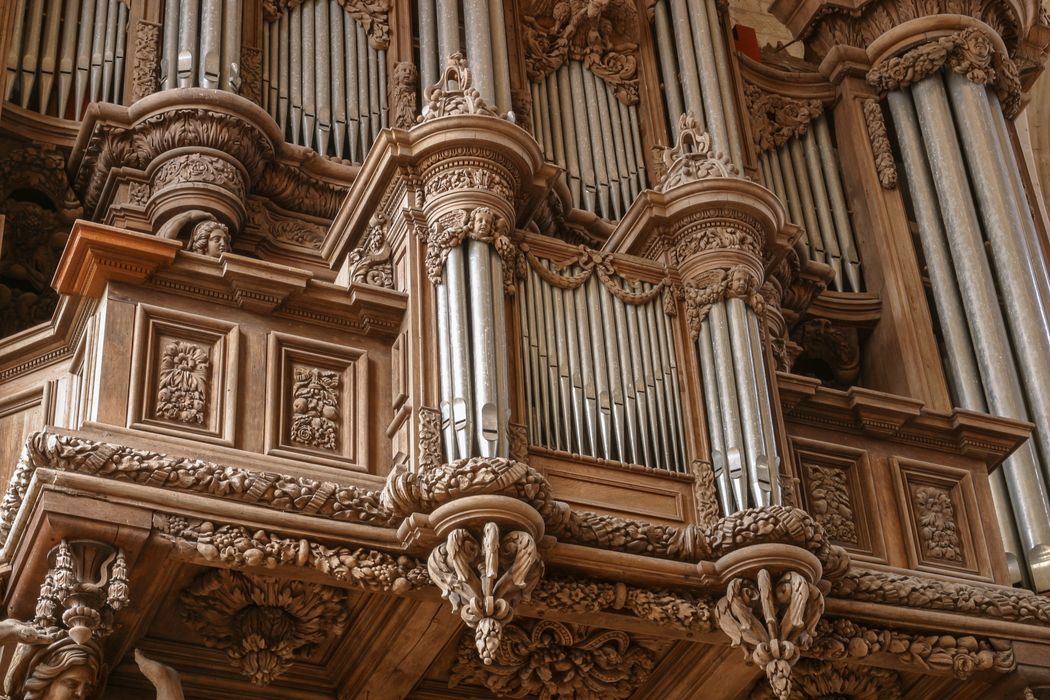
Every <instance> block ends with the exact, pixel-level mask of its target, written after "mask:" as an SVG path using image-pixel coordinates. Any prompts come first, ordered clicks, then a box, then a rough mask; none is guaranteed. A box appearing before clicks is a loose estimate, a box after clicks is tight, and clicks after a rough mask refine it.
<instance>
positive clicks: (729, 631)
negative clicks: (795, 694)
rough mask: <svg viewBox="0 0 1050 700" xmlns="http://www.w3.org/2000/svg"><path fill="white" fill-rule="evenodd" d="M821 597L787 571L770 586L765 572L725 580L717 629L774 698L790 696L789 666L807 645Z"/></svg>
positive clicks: (785, 699)
mask: <svg viewBox="0 0 1050 700" xmlns="http://www.w3.org/2000/svg"><path fill="white" fill-rule="evenodd" d="M823 613H824V596H823V595H822V594H821V592H820V590H819V589H818V588H817V587H816V586H815V585H813V584H812V583H810V582H809V581H808V580H807V579H806V577H805V576H803V575H802V574H800V573H798V572H796V571H787V572H785V573H784V574H782V575H781V576H780V578H779V579H778V580H777V581H776V583H775V584H774V583H773V575H772V574H771V573H770V571H769V570H768V569H759V570H758V571H757V572H756V574H755V576H754V578H753V579H752V578H749V577H739V578H734V579H733V580H731V581H730V582H729V585H728V587H727V588H726V594H725V596H724V597H723V598H722V599H721V600H719V601H718V605H717V606H716V607H715V619H716V620H717V621H718V626H719V627H721V628H722V631H723V632H725V633H726V635H728V637H729V639H730V641H731V642H732V644H733V646H739V647H742V648H743V650H744V656H745V659H746V660H747V661H748V662H749V663H753V664H755V665H757V666H759V667H760V668H762V669H763V670H764V671H765V674H766V678H767V679H768V680H769V684H770V687H771V688H772V689H773V693H774V695H775V696H776V697H777V698H779V700H788V698H789V697H790V695H791V672H792V668H793V667H794V666H795V664H796V663H797V662H798V660H799V658H800V657H801V654H802V651H803V650H804V649H807V648H808V647H809V646H810V644H811V643H812V641H813V635H814V633H815V631H816V626H817V623H818V622H819V621H820V617H821V615H822V614H823Z"/></svg>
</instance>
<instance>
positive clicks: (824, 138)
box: [813, 116, 863, 292]
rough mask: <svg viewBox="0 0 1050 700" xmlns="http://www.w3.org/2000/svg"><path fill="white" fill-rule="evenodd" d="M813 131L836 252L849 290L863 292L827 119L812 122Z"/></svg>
mask: <svg viewBox="0 0 1050 700" xmlns="http://www.w3.org/2000/svg"><path fill="white" fill-rule="evenodd" d="M813 130H814V131H815V132H816V140H817V149H818V150H819V151H820V162H821V166H822V169H823V171H824V181H825V183H826V184H827V189H828V196H829V198H830V200H831V215H832V219H833V220H834V222H835V234H836V236H837V238H838V244H839V250H840V251H841V252H842V258H843V263H844V265H845V271H846V278H847V279H848V280H849V283H850V289H852V290H853V291H854V292H859V291H861V290H862V289H863V287H862V286H861V285H862V283H861V279H860V257H859V256H858V255H857V246H856V244H855V243H854V241H853V227H852V226H851V225H850V221H849V208H848V207H847V206H846V196H845V194H844V193H843V191H842V180H841V179H840V178H839V166H838V160H837V159H836V158H835V153H834V150H833V146H832V144H831V132H830V131H829V130H828V122H827V119H826V118H825V117H824V116H820V117H818V118H817V119H816V120H815V121H814V129H813Z"/></svg>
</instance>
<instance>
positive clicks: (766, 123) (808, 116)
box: [744, 83, 824, 153]
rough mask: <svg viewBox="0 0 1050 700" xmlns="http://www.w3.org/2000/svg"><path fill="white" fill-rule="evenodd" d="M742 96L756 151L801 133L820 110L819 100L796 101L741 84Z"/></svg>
mask: <svg viewBox="0 0 1050 700" xmlns="http://www.w3.org/2000/svg"><path fill="white" fill-rule="evenodd" d="M744 99H745V100H746V101H747V111H748V114H749V115H750V117H751V128H752V130H753V134H752V136H753V138H754V140H755V145H756V146H758V150H759V152H760V153H762V152H765V151H768V150H769V149H771V148H777V147H780V146H782V145H784V144H785V143H787V142H788V141H789V140H790V139H792V138H796V137H799V136H803V135H805V133H806V131H808V130H809V125H810V123H811V122H812V121H813V120H814V119H816V118H817V117H819V116H820V115H821V114H823V113H824V105H822V104H821V102H820V100H798V99H794V98H791V97H785V96H784V95H777V94H773V93H768V92H766V91H764V90H763V89H762V88H760V87H758V86H757V85H754V84H752V83H744Z"/></svg>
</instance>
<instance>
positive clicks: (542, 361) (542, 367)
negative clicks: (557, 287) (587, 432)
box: [529, 270, 557, 447]
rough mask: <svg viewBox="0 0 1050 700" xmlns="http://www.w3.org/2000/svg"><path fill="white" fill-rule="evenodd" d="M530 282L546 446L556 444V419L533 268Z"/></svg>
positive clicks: (547, 332)
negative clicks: (553, 415) (553, 413)
mask: <svg viewBox="0 0 1050 700" xmlns="http://www.w3.org/2000/svg"><path fill="white" fill-rule="evenodd" d="M529 273H530V275H531V279H530V282H532V283H533V284H532V290H531V291H532V299H531V301H532V308H533V310H534V311H533V314H534V316H535V319H536V335H535V338H536V355H537V357H538V358H539V362H538V367H539V375H540V410H541V411H542V412H543V440H544V443H545V444H546V445H547V446H548V447H553V446H554V445H556V444H557V438H556V437H555V436H556V434H557V419H556V418H553V419H552V416H551V413H552V410H553V406H554V389H555V387H554V385H553V384H552V383H551V374H552V372H551V362H550V355H549V354H548V352H547V340H548V339H549V338H550V337H551V331H550V330H549V329H548V328H547V319H546V317H545V316H544V312H543V298H544V293H543V281H542V280H541V279H540V276H539V274H537V273H536V271H535V270H529Z"/></svg>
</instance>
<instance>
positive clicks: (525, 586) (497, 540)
mask: <svg viewBox="0 0 1050 700" xmlns="http://www.w3.org/2000/svg"><path fill="white" fill-rule="evenodd" d="M427 571H428V572H429V573H430V578H431V580H432V581H433V582H434V583H435V584H436V585H437V587H438V588H440V589H441V597H443V598H446V599H448V601H449V602H450V603H451V604H452V612H459V615H460V617H461V618H462V619H463V622H465V623H466V624H467V626H468V627H470V628H471V629H473V630H474V640H475V644H476V646H477V650H478V655H479V656H480V657H481V660H482V661H483V662H484V663H485V664H486V665H488V664H491V663H493V661H494V660H495V658H496V650H497V649H498V648H499V646H500V644H501V639H502V634H503V626H504V625H505V624H507V623H508V622H510V621H511V620H512V619H514V611H515V608H516V607H517V605H518V603H520V602H521V601H522V600H528V598H529V594H530V593H532V589H534V588H535V587H536V584H537V583H539V580H540V577H541V576H542V575H543V559H541V558H540V554H539V551H538V550H537V549H536V541H535V540H534V539H533V538H532V535H530V534H529V533H527V532H524V531H521V530H515V531H512V532H509V533H507V534H505V535H503V536H500V531H499V526H498V525H497V524H496V523H493V522H488V523H485V526H484V528H483V534H482V538H481V542H480V543H479V542H478V540H477V539H475V538H474V536H473V535H472V534H470V533H469V532H468V531H467V530H465V529H463V528H459V529H456V530H453V531H452V532H450V533H449V535H448V538H447V539H446V540H445V542H444V543H442V544H440V545H438V546H437V547H435V548H434V550H433V551H432V552H431V553H430V558H429V559H428V560H427Z"/></svg>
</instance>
